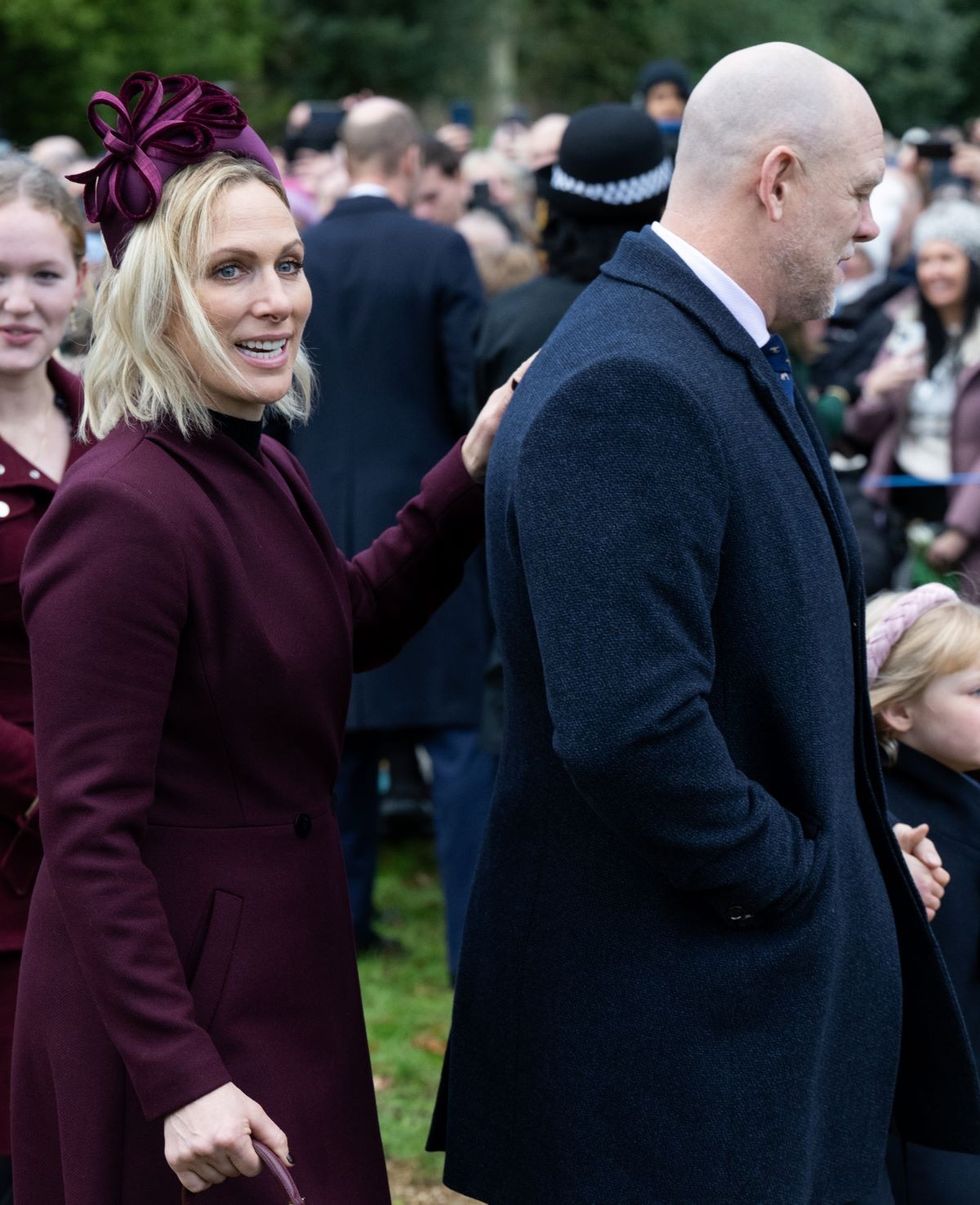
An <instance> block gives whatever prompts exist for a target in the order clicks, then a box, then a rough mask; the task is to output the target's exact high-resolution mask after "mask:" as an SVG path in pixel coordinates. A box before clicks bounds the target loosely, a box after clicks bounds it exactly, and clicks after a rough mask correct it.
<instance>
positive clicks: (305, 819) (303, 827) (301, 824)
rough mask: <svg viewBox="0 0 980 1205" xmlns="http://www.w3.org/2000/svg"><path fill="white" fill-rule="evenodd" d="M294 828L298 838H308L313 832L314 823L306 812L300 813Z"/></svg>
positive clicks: (294, 822)
mask: <svg viewBox="0 0 980 1205" xmlns="http://www.w3.org/2000/svg"><path fill="white" fill-rule="evenodd" d="M293 828H294V829H295V831H296V836H297V837H308V836H309V835H310V833H311V832H312V831H313V821H312V820H311V819H310V817H309V816H308V815H307V814H306V812H300V814H299V815H298V816H297V817H296V819H295V820H294V821H293Z"/></svg>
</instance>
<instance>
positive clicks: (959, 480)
mask: <svg viewBox="0 0 980 1205" xmlns="http://www.w3.org/2000/svg"><path fill="white" fill-rule="evenodd" d="M864 484H865V485H873V486H880V487H883V488H885V489H891V490H895V489H899V490H902V489H904V490H914V489H927V488H928V487H929V486H932V485H980V473H953V474H952V475H951V476H950V477H939V478H935V479H933V480H926V479H925V478H923V477H910V476H908V475H907V474H905V473H896V474H893V475H892V476H890V477H865V478H864Z"/></svg>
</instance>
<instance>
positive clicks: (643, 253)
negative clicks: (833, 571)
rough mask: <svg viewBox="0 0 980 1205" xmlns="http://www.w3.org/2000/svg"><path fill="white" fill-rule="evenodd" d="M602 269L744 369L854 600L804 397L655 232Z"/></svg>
mask: <svg viewBox="0 0 980 1205" xmlns="http://www.w3.org/2000/svg"><path fill="white" fill-rule="evenodd" d="M602 270H603V273H604V274H605V275H606V276H610V277H613V278H614V279H619V280H624V281H627V282H629V283H632V284H638V285H640V286H642V287H643V288H646V289H650V290H651V291H652V292H655V293H659V294H661V296H663V297H666V298H668V299H669V300H670V301H671V302H672V303H673V304H674V305H676V306H677V307H678V309H680V310H683V311H684V313H685V314H686V315H687V317H688V318H689V319H690V320H691V321H692V322H693V323H695V324H696V325H697V326H699V327H701V329H702V330H704V331H705V332H706V333H707V334H708V335H709V336H710V337H711V338H712V339H713V340H714V342H715V343H716V344H717V345H718V347H719V349H720V351H722V352H723V353H724V354H725V355H728V356H730V357H731V358H733V359H735V360H737V361H739V362H740V363H741V364H742V366H743V367H744V370H745V372H746V375H747V377H748V381H749V384H750V387H751V389H752V393H753V394H754V396H755V398H756V400H757V401H758V402H759V404H760V406H762V408H763V409H764V410H765V412H766V414H767V415H768V416H769V418H770V419H771V421H772V422H773V424H774V425H775V427H776V429H777V430H778V431H779V433H780V435H782V437H783V439H784V440H785V442H786V443H787V445H788V446H789V448H790V451H791V452H792V453H793V456H794V457H795V458H796V461H797V463H798V464H799V466H800V468H801V470H802V471H803V475H804V477H805V478H806V480H807V483H808V484H809V486H810V489H811V490H812V492H813V495H814V497H815V498H816V501H817V503H818V505H819V507H820V510H821V512H822V513H823V517H824V521H825V523H826V525H827V529H828V531H829V533H830V537H831V540H832V541H833V544H834V551H835V553H836V555H837V560H838V563H839V565H840V570H841V575H842V577H843V579H844V583H845V585H846V586H847V589H848V595H849V596H850V595H851V593H852V586H853V583H854V581H855V579H856V578H857V577H859V576H860V574H857V575H855V573H854V572H853V567H854V566H857V565H859V564H860V554H859V553H858V550H857V545H856V542H855V541H854V539H853V537H852V535H851V533H850V530H849V526H848V522H847V521H846V515H845V508H844V503H843V500H842V499H841V497H840V491H839V489H838V487H837V483H836V480H835V479H834V476H833V470H832V469H831V467H830V462H829V460H828V459H827V456H826V453H825V452H824V449H823V443H822V441H821V439H820V435H819V433H818V432H817V430H816V428H815V427H814V425H813V423H812V421H811V419H810V416H809V414H808V413H807V410H806V403H805V402H804V401H803V400H802V399H801V398H800V395H799V392H798V391H797V396H796V404H795V406H791V405H790V403H789V402H788V401H787V399H786V397H785V396H784V394H783V392H782V390H781V389H780V387H779V383H778V381H777V380H776V377H775V374H774V373H773V371H772V369H771V368H770V366H769V363H768V361H767V360H766V358H765V355H764V353H763V352H762V350H761V349H760V348H758V347H756V346H755V344H754V343H753V342H752V340H751V339H750V337H749V335H748V332H747V331H746V330H745V328H744V327H743V326H742V325H741V324H740V323H739V322H738V321H737V320H736V319H735V318H734V316H733V315H732V314H731V312H730V311H729V310H728V309H727V308H726V307H725V306H724V305H722V303H721V302H720V301H719V300H718V298H717V297H715V295H714V293H712V292H711V290H710V289H708V288H707V287H706V286H705V285H703V284H702V283H701V281H700V280H698V278H697V277H696V276H695V275H694V273H693V272H692V271H691V270H690V269H689V268H688V267H687V265H686V264H685V263H684V262H683V260H681V259H680V258H679V256H677V255H675V253H674V252H673V251H672V250H671V249H670V247H668V246H667V244H666V243H664V242H663V240H662V239H659V238H657V236H656V235H655V234H654V233H653V231H652V230H650V229H649V228H647V229H645V230H644V231H642V233H640V234H635V235H629V234H628V235H627V236H626V237H625V238H624V239H623V241H622V243H620V246H619V250H618V251H617V252H616V255H615V257H614V258H613V260H612V261H611V262H610V263H608V264H606V265H604V267H603V269H602ZM845 533H846V534H845Z"/></svg>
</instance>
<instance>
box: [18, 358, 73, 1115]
mask: <svg viewBox="0 0 980 1205" xmlns="http://www.w3.org/2000/svg"><path fill="white" fill-rule="evenodd" d="M48 380H49V381H50V382H51V384H52V385H53V386H54V389H55V393H56V394H57V396H58V397H59V398H60V399H61V401H62V403H63V404H64V406H65V408H66V410H67V411H68V416H69V418H70V419H71V425H72V430H75V429H76V428H77V426H78V420H79V418H80V417H81V413H82V400H83V399H82V382H81V381H80V380H79V379H78V377H76V376H74V375H73V374H72V373H70V372H68V371H67V370H66V369H64V368H63V367H62V366H61V365H60V364H58V363H57V361H55V360H51V361H50V362H49V364H48ZM84 450H85V445H84V444H80V443H75V442H73V443H72V445H71V448H70V450H69V453H68V463H69V464H73V463H74V462H75V461H76V460H77V459H78V457H79V456H81V454H82V452H84ZM55 489H56V483H55V482H54V481H52V480H51V479H50V478H49V477H47V476H46V475H45V474H44V473H42V472H41V470H40V469H37V468H35V467H34V465H33V464H31V462H30V461H29V460H25V459H24V458H23V456H21V455H20V454H19V453H18V452H16V451H15V450H14V449H13V448H12V447H11V446H10V445H9V444H8V443H6V442H4V440H3V439H2V438H0V951H3V952H6V951H9V950H19V949H20V948H21V945H22V944H23V941H24V928H25V926H26V924H27V905H28V902H29V900H30V891H31V886H32V884H33V882H34V876H35V874H36V873H37V868H38V865H39V863H40V861H41V856H40V853H41V843H40V841H39V840H38V839H37V835H36V831H34V830H35V826H34V825H32V824H30V822H28V826H29V827H28V828H25V826H24V825H23V824H22V823H21V817H22V816H23V815H24V812H25V811H26V810H27V809H28V808H29V807H30V805H31V803H33V801H34V797H35V796H36V795H37V775H36V773H35V770H34V736H33V731H34V707H33V701H32V690H31V663H30V654H29V652H28V647H27V631H26V629H25V627H24V619H23V615H22V614H21V601H20V571H21V566H22V564H23V561H24V550H25V549H26V548H27V542H28V540H29V539H30V538H31V536H32V535H33V533H34V529H35V527H37V525H38V523H39V522H40V520H41V516H42V515H43V514H44V513H45V511H47V509H48V507H49V506H50V505H51V499H52V498H53V497H54V491H55ZM3 1086H4V1085H0V1090H2V1088H3ZM4 1098H6V1093H5V1094H4ZM0 1107H2V1106H0Z"/></svg>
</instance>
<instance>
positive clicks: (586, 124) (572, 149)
mask: <svg viewBox="0 0 980 1205" xmlns="http://www.w3.org/2000/svg"><path fill="white" fill-rule="evenodd" d="M673 170H674V164H673V161H672V160H671V159H669V158H667V157H666V156H665V155H664V149H663V142H662V140H661V137H660V131H659V130H658V129H657V123H656V122H655V121H653V119H652V118H650V117H648V116H647V115H646V113H643V112H641V111H640V110H638V109H634V108H632V107H631V106H630V105H614V104H606V105H592V106H590V107H589V108H587V109H581V110H580V111H579V112H578V113H576V114H575V115H574V116H573V117H572V119H571V121H570V122H569V123H568V129H567V130H566V131H565V135H564V137H563V138H562V140H561V146H560V147H559V150H558V162H557V163H556V164H555V165H554V166H553V167H552V169H551V176H550V179H549V180H548V182H547V184H546V186H545V187H544V189H543V190H542V195H543V196H544V197H545V199H546V200H547V201H548V203H549V206H550V207H552V208H553V209H555V210H558V211H560V212H562V213H567V214H569V215H571V216H574V217H578V218H583V219H585V220H586V221H592V222H619V223H622V225H623V226H625V227H629V226H635V227H636V228H639V227H640V226H642V225H644V224H645V223H646V222H652V221H653V220H654V219H655V218H657V217H659V216H660V212H661V210H662V208H663V201H664V197H665V196H666V193H667V188H668V185H669V184H670V177H671V175H672V173H673Z"/></svg>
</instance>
